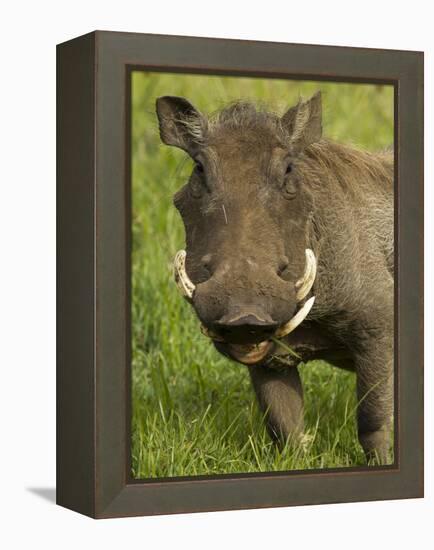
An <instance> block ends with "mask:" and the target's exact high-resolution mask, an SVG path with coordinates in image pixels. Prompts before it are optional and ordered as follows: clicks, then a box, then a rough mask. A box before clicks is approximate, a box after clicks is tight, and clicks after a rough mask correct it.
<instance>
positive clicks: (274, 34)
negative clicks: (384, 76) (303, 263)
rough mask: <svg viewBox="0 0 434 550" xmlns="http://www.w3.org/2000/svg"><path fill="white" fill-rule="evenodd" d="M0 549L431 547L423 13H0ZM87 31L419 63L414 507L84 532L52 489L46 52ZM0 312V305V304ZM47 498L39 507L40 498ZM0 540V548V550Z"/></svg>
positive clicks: (318, 509) (416, 3)
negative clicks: (422, 316) (288, 46)
mask: <svg viewBox="0 0 434 550" xmlns="http://www.w3.org/2000/svg"><path fill="white" fill-rule="evenodd" d="M0 25H1V33H0V40H1V49H0V52H1V58H2V60H1V86H0V94H1V101H0V140H1V148H0V151H1V161H0V170H1V177H0V209H1V211H0V224H1V232H0V236H1V249H0V258H1V264H0V277H1V285H0V292H1V299H0V310H1V315H0V322H1V332H0V335H1V345H0V354H1V362H0V368H1V375H0V381H1V386H0V407H1V416H0V418H1V421H2V429H1V439H0V441H1V452H0V461H1V467H0V475H1V477H2V482H1V492H0V507H1V512H0V513H1V516H0V523H1V524H2V528H1V529H0V545H1V546H2V547H3V548H7V549H9V548H21V547H33V548H50V549H51V548H53V549H54V548H62V549H65V550H67V549H69V548H74V549H76V548H77V547H78V548H80V547H81V548H91V547H103V546H104V548H118V547H119V546H122V547H124V548H126V547H147V548H154V547H157V548H162V549H165V548H172V547H173V548H179V547H180V548H206V549H207V550H208V549H213V548H221V547H222V546H223V547H225V548H228V549H232V548H237V547H239V548H244V547H248V548H261V547H267V548H269V547H280V548H314V547H319V548H335V549H340V548H345V549H351V550H353V549H359V548H360V549H362V548H363V549H366V548H381V547H392V548H394V549H396V548H409V547H410V548H414V547H417V548H428V547H430V548H432V547H433V546H432V543H433V540H434V535H433V527H432V523H433V518H434V515H433V512H434V505H433V503H434V496H433V463H434V461H433V393H434V386H433V370H432V360H431V357H432V356H433V354H434V349H433V338H432V335H431V336H430V331H431V334H432V327H433V326H434V323H433V308H434V300H433V292H432V290H431V288H432V287H430V282H431V281H432V280H433V278H434V271H433V255H432V246H430V244H431V243H432V239H433V235H434V234H433V227H434V216H433V215H431V211H432V209H433V207H434V201H433V195H434V193H433V185H432V184H433V179H432V176H433V160H432V154H433V151H434V147H433V111H432V98H433V97H434V94H433V92H434V90H433V74H434V66H433V54H434V48H433V40H432V35H433V31H432V15H431V14H430V3H429V2H427V1H423V0H413V1H412V2H408V1H406V2H402V1H400V0H395V1H394V2H387V1H385V0H384V1H383V2H379V1H378V0H377V1H372V0H358V1H354V0H348V1H347V2H339V1H337V0H327V1H324V0H322V1H317V0H309V1H306V2H291V1H290V0H286V1H285V2H278V1H277V0H266V1H264V0H262V1H256V0H250V1H249V2H238V3H237V2H235V1H234V0H230V1H228V0H214V1H208V2H205V1H204V0H202V1H201V2H194V1H193V0H176V1H172V0H164V1H154V2H151V1H146V0H141V1H133V0H123V1H122V2H114V1H113V0H105V1H99V0H98V1H94V2H90V1H89V0H74V1H73V2H72V1H68V2H65V1H61V0H59V1H58V2H54V1H52V2H48V1H46V0H39V1H38V2H30V1H27V2H23V1H21V2H20V1H15V2H14V3H13V4H12V3H8V4H4V5H3V6H2V15H1V22H0ZM94 29H103V30H122V31H137V32H153V33H163V34H180V35H199V36H215V37H224V38H242V39H243V38H244V39H258V40H271V41H282V42H302V43H310V44H335V45H345V46H368V47H377V48H397V49H410V50H424V51H425V53H426V57H425V61H426V125H425V128H426V156H427V158H426V180H425V185H426V249H427V250H426V254H427V256H426V281H427V288H426V300H425V304H426V327H427V342H426V357H427V360H426V498H425V499H424V500H408V501H394V502H378V503H362V504H341V505H332V506H330V505H328V506H315V507H312V506H310V507H300V508H283V509H268V510H252V511H240V512H219V513H208V514H193V515H180V516H166V517H156V518H134V519H122V520H107V521H99V522H95V521H92V520H90V519H87V518H84V517H81V516H79V515H78V514H75V513H73V512H70V511H67V510H64V509H62V508H58V507H56V506H55V505H54V504H53V503H52V497H53V496H54V483H55V473H54V472H55V44H56V43H58V42H62V41H65V40H67V39H69V38H73V37H75V36H78V35H80V34H84V33H86V32H88V31H91V30H94ZM5 306H6V307H5ZM47 497H48V499H47ZM3 539H4V540H3Z"/></svg>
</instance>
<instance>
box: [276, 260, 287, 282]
mask: <svg viewBox="0 0 434 550" xmlns="http://www.w3.org/2000/svg"><path fill="white" fill-rule="evenodd" d="M288 265H289V260H288V258H287V257H286V256H283V257H282V258H281V259H280V262H279V265H278V267H277V274H278V275H279V277H280V276H281V275H283V273H284V272H285V271H286V269H287V267H288Z"/></svg>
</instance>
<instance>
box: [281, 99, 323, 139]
mask: <svg viewBox="0 0 434 550" xmlns="http://www.w3.org/2000/svg"><path fill="white" fill-rule="evenodd" d="M282 125H283V127H284V128H286V130H287V132H288V135H289V137H290V140H291V144H292V145H293V147H294V148H295V149H297V150H302V149H304V148H305V147H307V146H308V145H310V144H311V143H315V142H316V141H319V140H320V139H321V135H322V107H321V92H317V93H316V94H315V95H314V96H312V97H311V98H310V99H308V100H307V101H299V102H298V103H297V105H296V106H295V107H291V109H289V110H288V111H287V112H286V113H285V114H284V115H283V117H282Z"/></svg>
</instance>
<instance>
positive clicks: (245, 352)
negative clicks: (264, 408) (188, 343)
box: [174, 248, 316, 365]
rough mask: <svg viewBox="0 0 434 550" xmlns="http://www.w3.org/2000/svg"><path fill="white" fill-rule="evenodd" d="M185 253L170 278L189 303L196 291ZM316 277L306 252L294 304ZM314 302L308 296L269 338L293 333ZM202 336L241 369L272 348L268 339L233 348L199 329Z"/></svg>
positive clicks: (310, 253)
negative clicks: (208, 339) (304, 264)
mask: <svg viewBox="0 0 434 550" xmlns="http://www.w3.org/2000/svg"><path fill="white" fill-rule="evenodd" d="M186 256H187V254H186V252H185V250H179V251H178V252H177V254H176V256H175V260H174V276H175V282H176V284H177V285H178V288H179V290H180V291H181V293H182V295H183V296H184V297H185V298H187V299H188V300H192V299H193V294H194V291H195V289H196V286H195V284H194V283H193V282H192V281H191V280H190V278H189V276H188V275H187V271H186V269H185V259H186ZM315 276H316V258H315V254H314V253H313V251H312V250H311V249H310V248H307V249H306V266H305V271H304V274H303V276H302V277H301V278H300V279H299V280H298V281H297V282H296V283H295V288H296V299H297V302H298V303H300V302H302V301H303V300H304V299H305V298H306V296H307V295H308V294H309V292H310V290H311V288H312V286H313V283H314V281H315ZM314 302H315V296H312V297H311V298H309V299H308V300H306V302H305V303H304V304H303V305H302V306H301V308H300V309H299V310H298V311H297V312H296V314H295V315H294V316H293V317H292V319H290V320H289V321H288V322H287V323H285V324H283V325H281V326H280V327H278V328H277V329H276V331H275V333H274V335H273V338H274V339H280V338H284V337H285V336H287V335H288V334H289V333H291V332H292V331H293V330H295V329H296V328H297V327H298V326H299V325H300V324H301V323H302V322H303V321H304V320H305V318H306V317H307V316H308V314H309V312H310V310H311V309H312V306H313V304H314ZM201 331H202V334H204V335H205V336H207V337H208V338H210V339H211V340H212V341H213V343H214V344H215V346H216V348H217V349H218V350H219V351H220V352H222V353H223V354H224V355H228V356H230V357H232V358H233V359H235V360H236V361H238V362H239V363H243V364H245V365H254V364H255V363H259V362H261V361H263V360H264V359H265V357H266V356H267V355H268V354H269V353H270V352H271V350H272V349H273V347H274V343H273V341H272V340H271V339H268V340H264V341H262V342H258V343H252V344H250V343H249V344H234V343H231V342H227V341H226V340H225V339H224V338H222V336H221V335H219V334H217V333H216V332H214V331H212V330H210V329H208V328H206V327H205V326H203V325H202V326H201Z"/></svg>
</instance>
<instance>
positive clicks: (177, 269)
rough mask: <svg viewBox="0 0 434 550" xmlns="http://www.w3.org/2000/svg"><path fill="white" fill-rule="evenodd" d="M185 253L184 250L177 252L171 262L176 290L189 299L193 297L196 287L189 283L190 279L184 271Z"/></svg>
mask: <svg viewBox="0 0 434 550" xmlns="http://www.w3.org/2000/svg"><path fill="white" fill-rule="evenodd" d="M186 257H187V253H186V251H185V250H178V252H177V253H176V255H175V259H174V260H173V267H174V276H175V282H176V284H177V285H178V288H179V289H180V291H181V292H182V294H183V296H185V297H186V298H189V299H190V300H191V299H192V297H193V292H194V290H195V288H196V286H195V285H194V284H193V283H192V282H191V280H190V277H189V276H188V275H187V272H186V270H185V258H186Z"/></svg>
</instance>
